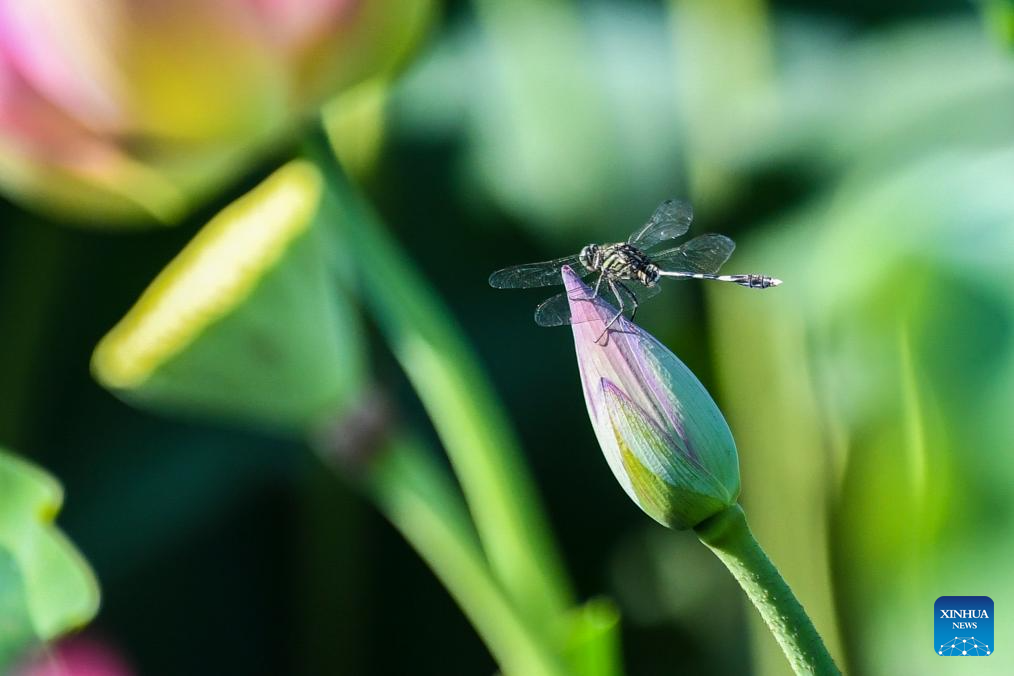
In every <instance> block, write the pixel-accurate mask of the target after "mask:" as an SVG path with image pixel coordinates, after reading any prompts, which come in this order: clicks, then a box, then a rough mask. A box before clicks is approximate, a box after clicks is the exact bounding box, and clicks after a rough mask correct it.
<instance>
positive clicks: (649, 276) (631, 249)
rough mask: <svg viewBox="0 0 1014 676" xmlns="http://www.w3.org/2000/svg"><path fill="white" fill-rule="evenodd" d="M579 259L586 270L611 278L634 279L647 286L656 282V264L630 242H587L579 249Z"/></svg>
mask: <svg viewBox="0 0 1014 676" xmlns="http://www.w3.org/2000/svg"><path fill="white" fill-rule="evenodd" d="M580 260H581V264H582V265H584V266H585V268H587V269H588V270H590V271H592V272H601V273H602V274H603V275H606V276H607V277H609V278H611V279H617V280H635V281H638V282H640V283H641V284H643V285H645V286H649V287H650V286H655V284H656V282H658V278H659V274H658V273H659V271H658V266H657V265H655V264H654V263H652V262H651V259H650V258H649V257H648V256H647V255H646V254H645V253H644V252H643V251H641V250H640V249H638V248H637V247H635V246H632V245H630V244H626V243H617V244H601V245H600V244H589V245H588V246H586V247H585V248H583V249H581V255H580Z"/></svg>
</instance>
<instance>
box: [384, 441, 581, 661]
mask: <svg viewBox="0 0 1014 676" xmlns="http://www.w3.org/2000/svg"><path fill="white" fill-rule="evenodd" d="M365 484H366V488H367V491H368V492H369V494H370V496H371V497H372V498H373V500H374V502H375V503H376V504H377V505H378V507H379V508H380V510H381V512H383V513H384V515H385V516H386V517H387V518H388V519H389V520H390V522H391V523H392V524H393V525H394V527H395V528H397V529H398V530H399V531H400V532H401V534H402V535H403V536H404V537H405V539H406V540H408V542H409V543H410V544H411V545H412V546H413V547H414V548H415V550H416V551H417V552H418V553H419V555H420V556H421V557H422V558H423V560H425V561H426V563H427V564H428V565H429V567H430V568H431V569H432V570H433V572H434V573H435V574H436V576H437V577H438V578H439V579H440V581H441V582H442V583H443V584H444V586H445V587H446V588H447V590H448V591H449V592H450V594H451V596H453V597H454V599H455V601H457V603H458V605H459V606H460V607H461V609H462V610H463V611H464V613H465V615H466V616H467V617H468V619H469V620H470V621H471V623H472V625H473V626H474V627H475V629H476V631H477V632H478V633H479V635H480V636H481V637H482V639H483V641H484V642H485V643H486V645H487V647H488V648H489V650H490V652H491V653H492V654H493V657H494V658H495V659H496V660H497V662H498V663H499V665H500V667H501V668H502V669H503V672H504V673H505V674H510V675H513V676H528V675H529V674H532V675H537V676H554V675H563V674H566V673H567V672H566V670H565V669H564V668H563V666H562V664H561V663H560V662H559V661H558V658H557V657H556V655H555V653H554V651H553V649H552V647H551V645H552V644H551V643H549V637H547V636H545V635H544V634H541V633H540V632H538V631H537V630H534V629H533V628H532V627H531V626H530V625H529V623H527V622H526V620H525V618H523V617H522V616H520V615H519V613H518V612H517V610H516V609H515V607H514V606H513V604H512V603H511V602H510V600H509V599H508V598H507V597H506V596H505V595H504V593H503V590H502V589H501V588H500V586H499V585H498V584H497V582H496V581H495V580H494V579H493V576H492V575H491V573H490V571H489V567H488V564H487V563H486V559H485V557H484V555H483V552H482V550H481V548H480V546H479V542H478V539H477V538H476V535H475V531H474V529H473V528H472V525H471V522H470V520H469V517H468V513H467V511H466V509H465V506H464V504H462V502H461V499H460V497H459V494H458V491H457V489H456V488H455V486H454V485H453V484H452V483H451V482H450V481H449V480H448V479H447V477H446V476H444V473H443V472H442V471H441V470H440V468H439V467H438V466H437V465H436V463H435V462H434V461H433V459H432V458H431V457H430V455H429V454H428V453H426V449H425V448H422V447H421V446H420V445H419V444H418V443H416V442H414V441H413V440H411V439H408V438H406V437H397V436H396V437H394V438H392V439H391V440H390V441H388V443H387V444H386V447H385V448H383V449H382V450H381V451H380V453H378V455H377V456H376V457H375V458H374V459H373V460H372V462H371V463H370V466H369V469H368V470H367V474H366V477H365Z"/></svg>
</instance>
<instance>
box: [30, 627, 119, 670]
mask: <svg viewBox="0 0 1014 676" xmlns="http://www.w3.org/2000/svg"><path fill="white" fill-rule="evenodd" d="M134 673H135V672H134V670H133V669H131V668H130V666H129V665H128V664H127V662H126V660H124V659H123V657H121V656H120V654H119V653H118V652H117V651H116V650H115V649H114V648H112V646H110V645H109V644H107V643H105V642H103V641H100V640H98V639H94V638H87V637H84V636H75V637H73V638H68V639H65V640H63V641H60V642H59V643H57V644H56V645H55V646H53V647H51V648H49V649H48V650H46V651H45V652H44V653H42V654H39V655H38V656H36V657H35V658H33V659H32V660H30V661H29V662H27V663H26V664H24V665H22V666H21V667H19V668H18V669H17V670H16V671H15V672H14V676H134Z"/></svg>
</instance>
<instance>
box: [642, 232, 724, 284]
mask: <svg viewBox="0 0 1014 676" xmlns="http://www.w3.org/2000/svg"><path fill="white" fill-rule="evenodd" d="M735 248H736V243H735V242H733V241H732V240H731V239H729V238H728V237H726V236H725V235H701V236H700V237H694V238H693V239H692V240H690V241H689V242H684V243H683V244H681V245H679V246H678V247H675V248H673V249H667V250H666V251H662V252H660V253H657V254H655V255H654V256H652V257H651V261H652V263H654V264H655V265H657V266H658V267H659V268H660V269H661V270H663V271H664V272H701V273H704V274H708V275H713V274H715V273H716V272H718V270H719V268H721V267H722V266H723V265H725V261H727V260H729V256H731V255H732V251H733V249H735Z"/></svg>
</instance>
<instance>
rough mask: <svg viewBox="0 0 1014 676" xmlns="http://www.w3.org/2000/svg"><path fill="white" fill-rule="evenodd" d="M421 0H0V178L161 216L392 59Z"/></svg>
mask: <svg viewBox="0 0 1014 676" xmlns="http://www.w3.org/2000/svg"><path fill="white" fill-rule="evenodd" d="M431 3H432V0H401V1H398V0H216V1H215V2H207V1H206V0H172V1H171V2H158V1H152V0H46V1H45V2H38V1H37V0H0V189H3V190H4V191H6V192H8V193H10V194H12V195H13V196H15V197H18V198H22V199H27V200H29V201H31V202H33V203H35V204H37V205H39V206H41V207H43V208H48V209H49V210H53V211H62V212H64V213H73V214H75V215H77V216H81V215H91V216H92V217H93V219H94V220H95V221H97V222H104V221H108V220H109V219H116V220H135V221H136V220H145V219H148V220H150V219H151V218H152V217H154V218H156V219H158V220H162V221H166V222H170V221H172V220H174V219H175V218H177V217H179V216H180V215H181V214H183V213H185V212H186V211H187V210H189V209H190V208H192V207H193V206H194V203H195V202H196V201H198V200H199V199H200V197H201V196H202V195H203V194H204V193H207V192H208V191H210V190H213V189H214V187H215V184H216V183H221V182H222V181H223V180H225V179H227V178H228V177H229V176H230V175H231V174H234V173H236V172H237V171H240V170H242V168H243V167H244V164H245V162H246V161H249V160H250V158H251V154H252V153H255V152H257V151H258V150H260V151H261V152H263V151H264V150H265V146H268V145H270V144H271V143H272V142H275V143H277V142H279V141H280V140H281V139H283V138H284V136H285V133H286V132H287V131H288V130H290V129H291V127H292V125H293V123H294V122H295V121H297V120H298V119H299V118H300V117H301V116H302V115H304V114H305V113H306V112H308V111H309V110H311V109H313V108H315V107H316V106H318V105H319V104H320V103H322V102H323V101H324V100H325V99H326V98H327V97H328V96H329V95H331V94H334V93H335V92H337V91H340V90H341V89H343V88H346V87H348V86H349V85H350V84H353V83H355V82H357V81H360V80H363V79H365V78H367V77H369V76H371V75H375V74H378V73H380V72H382V71H384V70H386V69H388V68H390V67H391V65H392V64H393V63H394V62H396V61H397V60H398V59H400V58H401V57H403V56H404V53H405V52H406V50H407V49H408V48H409V47H410V46H411V44H412V43H413V42H414V41H415V39H416V37H417V34H418V33H419V30H420V28H421V27H422V26H423V25H424V24H425V19H426V17H427V16H428V8H429V7H430V5H431Z"/></svg>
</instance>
